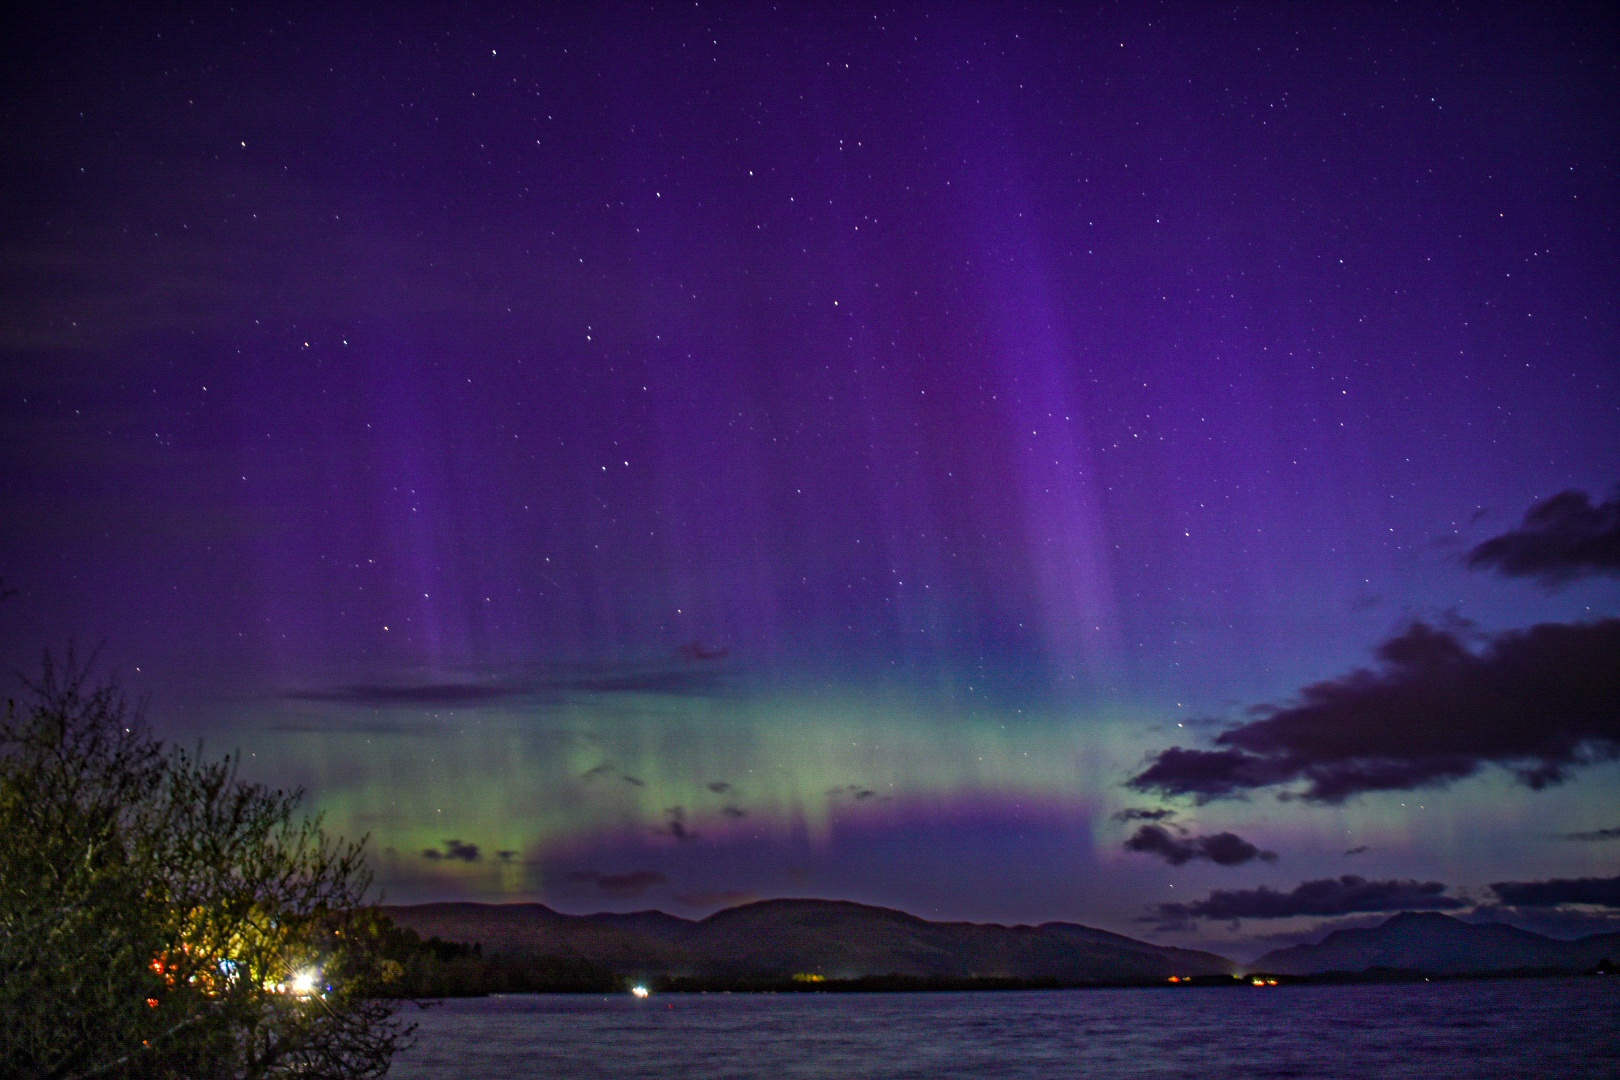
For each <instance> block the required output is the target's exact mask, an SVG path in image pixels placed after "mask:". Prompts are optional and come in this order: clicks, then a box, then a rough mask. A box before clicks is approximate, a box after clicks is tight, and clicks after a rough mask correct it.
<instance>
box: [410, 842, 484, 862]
mask: <svg viewBox="0 0 1620 1080" xmlns="http://www.w3.org/2000/svg"><path fill="white" fill-rule="evenodd" d="M480 854H481V853H480V852H479V850H478V845H477V844H464V843H462V842H461V841H460V840H446V841H445V842H444V850H443V851H440V850H438V849H437V848H427V849H426V850H424V851H423V852H422V858H424V859H459V860H460V861H462V862H477V861H478V859H479V857H480Z"/></svg>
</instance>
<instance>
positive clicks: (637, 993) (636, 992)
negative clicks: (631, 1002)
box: [630, 983, 647, 998]
mask: <svg viewBox="0 0 1620 1080" xmlns="http://www.w3.org/2000/svg"><path fill="white" fill-rule="evenodd" d="M630 993H631V996H633V997H638V998H644V997H646V996H647V988H646V987H645V986H642V985H641V984H640V983H637V984H636V985H635V986H632V987H631V988H630Z"/></svg>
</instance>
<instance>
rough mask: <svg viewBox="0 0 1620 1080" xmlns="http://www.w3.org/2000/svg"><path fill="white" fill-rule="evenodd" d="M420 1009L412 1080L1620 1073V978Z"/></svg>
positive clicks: (571, 1000)
mask: <svg viewBox="0 0 1620 1080" xmlns="http://www.w3.org/2000/svg"><path fill="white" fill-rule="evenodd" d="M407 1009H410V1010H411V1013H412V1015H413V1019H415V1020H417V1021H418V1022H419V1023H420V1025H421V1030H420V1041H419V1043H418V1044H417V1045H416V1046H415V1047H414V1048H412V1049H411V1050H409V1051H407V1052H405V1053H404V1054H402V1055H400V1057H399V1058H398V1059H397V1060H396V1061H395V1065H394V1071H393V1072H392V1073H390V1075H391V1076H394V1077H399V1078H401V1080H417V1078H426V1077H436V1078H437V1077H443V1078H448V1080H513V1078H515V1077H528V1076H535V1077H569V1078H574V1077H579V1078H590V1077H659V1078H671V1080H673V1078H684V1077H702V1078H704V1080H728V1078H738V1080H741V1078H753V1077H772V1078H775V1077H788V1078H796V1077H797V1078H811V1077H814V1078H821V1077H828V1078H861V1077H1017V1078H1042V1080H1044V1078H1048V1077H1065V1078H1066V1077H1087V1078H1098V1080H1107V1078H1111V1077H1176V1078H1178V1080H1183V1078H1188V1077H1200V1078H1203V1077H1234V1078H1236V1077H1243V1078H1250V1080H1252V1078H1254V1077H1293V1076H1299V1077H1367V1078H1369V1080H1371V1078H1386V1077H1407V1076H1410V1077H1426V1078H1452V1077H1455V1078H1458V1080H1463V1078H1467V1080H1481V1078H1497V1077H1503V1078H1506V1077H1513V1078H1516V1080H1517V1078H1520V1077H1536V1076H1546V1077H1560V1078H1562V1077H1620V978H1613V979H1601V978H1599V979H1560V980H1553V979H1534V980H1531V979H1526V980H1502V981H1493V982H1477V983H1419V984H1407V985H1401V986H1295V987H1276V988H1273V989H1265V990H1257V989H1253V988H1234V989H1169V988H1166V989H1163V990H1159V989H1146V990H1069V991H1026V992H1009V993H977V994H782V995H775V994H766V995H758V994H706V995H693V994H666V995H659V996H654V997H652V998H649V999H647V1000H645V1001H637V1000H635V999H633V998H631V997H630V996H629V995H614V996H612V997H582V996H566V995H534V996H516V997H505V998H477V999H465V1000H459V1001H448V1002H445V1003H443V1004H442V1005H438V1006H435V1007H433V1008H431V1009H428V1010H427V1011H425V1012H420V1013H417V1012H415V1010H414V1009H413V1008H412V1007H410V1006H407Z"/></svg>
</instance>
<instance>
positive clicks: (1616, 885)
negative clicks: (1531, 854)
mask: <svg viewBox="0 0 1620 1080" xmlns="http://www.w3.org/2000/svg"><path fill="white" fill-rule="evenodd" d="M1491 891H1492V892H1493V893H1495V894H1496V895H1497V896H1500V897H1501V898H1502V902H1503V903H1504V904H1511V905H1513V906H1515V907H1556V906H1557V905H1559V904H1590V905H1592V906H1594V907H1611V908H1620V877H1611V878H1591V877H1586V878H1553V879H1552V880H1550V881H1497V882H1492V884H1491Z"/></svg>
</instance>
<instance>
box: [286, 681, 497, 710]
mask: <svg viewBox="0 0 1620 1080" xmlns="http://www.w3.org/2000/svg"><path fill="white" fill-rule="evenodd" d="M522 692H523V691H520V690H517V689H514V688H512V687H503V686H489V685H485V684H482V683H415V684H409V685H387V684H369V685H364V686H335V687H329V688H327V689H324V690H302V691H297V692H294V693H287V694H283V695H282V697H284V698H286V699H288V700H289V701H320V702H329V703H331V702H335V703H337V704H342V705H441V706H446V707H448V706H452V705H481V704H486V703H488V702H491V701H498V700H500V699H501V698H506V697H512V696H514V695H515V694H518V693H522Z"/></svg>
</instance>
